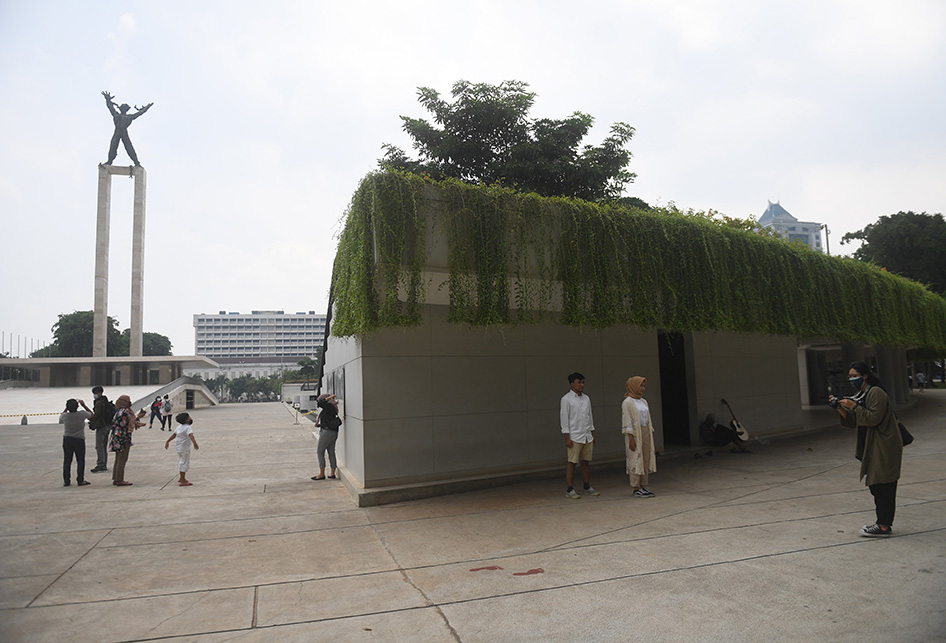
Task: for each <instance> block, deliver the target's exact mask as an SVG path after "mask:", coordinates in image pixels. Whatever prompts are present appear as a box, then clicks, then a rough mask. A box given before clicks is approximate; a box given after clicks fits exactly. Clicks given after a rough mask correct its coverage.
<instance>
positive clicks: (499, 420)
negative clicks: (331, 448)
mask: <svg viewBox="0 0 946 643" xmlns="http://www.w3.org/2000/svg"><path fill="white" fill-rule="evenodd" d="M446 312H447V309H446V307H444V306H427V307H426V309H425V323H424V324H423V326H421V327H419V328H415V329H407V330H402V329H388V330H384V331H381V332H378V333H376V334H374V335H372V336H370V337H368V338H365V339H363V340H360V341H355V340H344V341H340V340H336V339H332V340H330V344H329V351H328V353H327V354H326V374H327V375H328V374H329V373H330V372H331V371H333V370H335V369H338V368H340V367H342V366H344V368H345V379H346V398H347V399H345V400H344V410H345V424H344V426H343V429H342V434H341V435H340V440H339V443H340V444H339V455H340V457H341V458H342V462H343V463H344V466H345V467H346V470H347V471H348V472H349V473H350V474H351V475H352V476H354V477H355V478H357V479H358V482H359V483H360V484H362V485H363V486H367V487H374V486H388V485H394V484H405V483H410V482H422V481H430V480H445V479H451V478H457V477H468V476H480V475H495V474H502V473H513V472H516V473H518V472H523V471H529V470H537V469H543V468H549V467H555V466H560V465H563V463H564V439H563V438H562V435H561V431H560V428H559V421H558V412H559V401H560V399H561V397H562V395H564V394H565V393H566V392H567V391H568V382H567V379H566V378H567V375H568V373H570V372H572V371H579V372H581V373H583V374H584V375H585V377H586V381H587V388H586V393H587V394H588V395H589V397H590V398H591V400H592V403H593V408H594V416H595V425H596V428H597V438H598V445H597V447H596V454H595V460H596V461H599V462H600V461H604V460H608V459H611V460H615V459H617V460H620V459H623V457H624V455H623V454H624V450H623V442H622V438H621V427H620V404H621V401H622V400H623V395H624V390H625V389H624V382H625V380H626V379H627V378H628V377H630V376H632V375H644V376H646V377H648V379H649V383H650V388H649V389H648V395H647V397H648V400H649V401H650V403H651V408H652V410H653V411H654V415H655V421H656V422H657V426H658V427H659V426H660V415H661V413H660V390H659V373H658V351H657V339H656V333H655V332H653V331H640V330H638V329H634V328H622V329H609V330H605V331H599V332H595V331H591V330H584V331H582V330H578V329H572V328H567V327H565V326H561V325H560V324H558V323H557V322H554V321H552V322H548V323H546V324H543V325H538V326H522V327H519V328H506V329H503V330H497V329H488V330H487V329H470V328H466V327H464V326H457V325H453V324H448V323H447V322H446V321H445V318H446ZM658 442H661V436H660V435H658Z"/></svg>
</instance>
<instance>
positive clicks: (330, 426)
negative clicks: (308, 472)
mask: <svg viewBox="0 0 946 643" xmlns="http://www.w3.org/2000/svg"><path fill="white" fill-rule="evenodd" d="M316 405H317V406H318V407H319V408H320V409H322V410H321V411H320V412H319V419H318V424H319V445H318V447H317V448H318V454H319V475H317V476H312V479H313V480H325V452H326V451H328V459H329V463H330V464H331V465H332V475H330V476H328V477H329V478H332V479H334V478H336V477H337V476H336V471H337V469H338V463H337V462H336V460H335V442H337V441H338V429H339V427H340V426H341V425H342V419H341V418H340V417H338V402H337V401H336V400H335V396H334V395H328V394H324V393H323V394H322V395H320V396H319V399H318V400H317V401H316Z"/></svg>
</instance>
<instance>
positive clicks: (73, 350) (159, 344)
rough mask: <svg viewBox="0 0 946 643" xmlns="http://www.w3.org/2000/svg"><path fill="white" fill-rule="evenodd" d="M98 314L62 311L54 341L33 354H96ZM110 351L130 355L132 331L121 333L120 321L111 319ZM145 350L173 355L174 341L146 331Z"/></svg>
mask: <svg viewBox="0 0 946 643" xmlns="http://www.w3.org/2000/svg"><path fill="white" fill-rule="evenodd" d="M94 317H95V315H94V313H93V312H92V311H91V310H77V311H76V312H73V313H62V314H60V315H59V319H58V320H57V321H56V323H55V324H53V326H52V331H53V343H52V344H50V345H49V346H46V347H45V348H41V349H39V350H35V351H33V352H32V353H31V354H30V357H92V326H93V325H94ZM107 333H108V334H107V340H106V343H107V346H106V352H107V354H108V355H110V356H113V357H121V356H124V355H128V340H129V338H130V336H131V330H130V329H125V331H124V332H118V322H117V321H116V320H115V319H114V318H113V317H111V316H110V317H109V318H108V331H107ZM142 341H143V346H142V348H143V352H144V354H145V355H170V354H171V340H170V339H168V338H167V337H165V336H164V335H160V334H158V333H144V336H143V340H142Z"/></svg>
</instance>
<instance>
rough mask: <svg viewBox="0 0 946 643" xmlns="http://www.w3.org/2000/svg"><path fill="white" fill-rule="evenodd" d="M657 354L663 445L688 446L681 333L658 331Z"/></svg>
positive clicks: (687, 413) (685, 373) (684, 369)
mask: <svg viewBox="0 0 946 643" xmlns="http://www.w3.org/2000/svg"><path fill="white" fill-rule="evenodd" d="M657 344H658V346H659V356H660V396H661V402H662V403H661V405H660V408H661V410H662V411H663V430H664V444H665V445H678V446H689V445H690V402H689V400H688V399H687V369H686V354H685V349H684V342H683V335H682V334H681V333H658V335H657Z"/></svg>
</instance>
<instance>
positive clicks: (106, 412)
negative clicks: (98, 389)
mask: <svg viewBox="0 0 946 643" xmlns="http://www.w3.org/2000/svg"><path fill="white" fill-rule="evenodd" d="M102 415H103V417H102V422H103V426H104V425H105V424H111V423H112V420H114V419H115V405H114V404H112V402H111V401H109V400H108V398H106V400H105V407H104V408H103V409H102Z"/></svg>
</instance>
